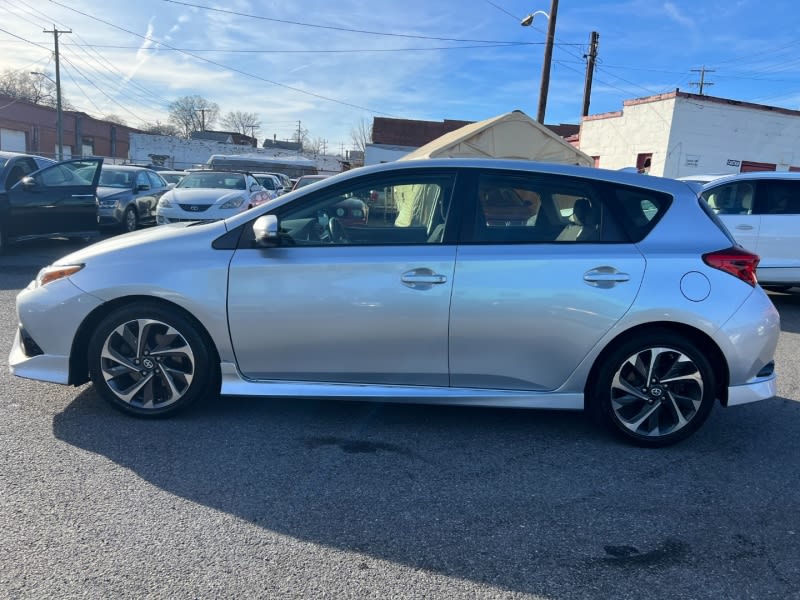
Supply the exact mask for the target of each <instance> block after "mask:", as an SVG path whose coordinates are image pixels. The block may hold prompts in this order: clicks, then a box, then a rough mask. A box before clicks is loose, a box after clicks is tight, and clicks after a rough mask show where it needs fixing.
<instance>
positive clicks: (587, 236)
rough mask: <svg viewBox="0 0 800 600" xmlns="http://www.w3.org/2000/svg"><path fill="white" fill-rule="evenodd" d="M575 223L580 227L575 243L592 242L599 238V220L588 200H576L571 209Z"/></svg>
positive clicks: (596, 212) (595, 210)
mask: <svg viewBox="0 0 800 600" xmlns="http://www.w3.org/2000/svg"><path fill="white" fill-rule="evenodd" d="M572 214H573V215H574V217H575V221H576V222H577V223H578V225H580V226H581V229H580V232H579V233H578V236H577V237H576V238H575V241H576V242H592V241H595V240H597V239H598V238H599V225H600V219H599V215H598V211H597V209H596V207H595V205H594V204H593V203H592V201H591V200H589V199H588V198H578V199H577V200H576V201H575V205H574V206H573V207H572Z"/></svg>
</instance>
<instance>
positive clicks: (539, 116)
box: [536, 0, 558, 125]
mask: <svg viewBox="0 0 800 600" xmlns="http://www.w3.org/2000/svg"><path fill="white" fill-rule="evenodd" d="M557 13H558V0H552V2H551V4H550V15H549V16H548V18H547V41H546V42H545V46H544V63H543V64H542V84H541V87H540V89H539V110H538V111H537V112H536V120H537V121H539V123H541V124H542V125H544V114H545V111H546V110H547V92H548V90H549V89H550V61H551V60H552V58H553V42H554V40H555V37H556V14H557Z"/></svg>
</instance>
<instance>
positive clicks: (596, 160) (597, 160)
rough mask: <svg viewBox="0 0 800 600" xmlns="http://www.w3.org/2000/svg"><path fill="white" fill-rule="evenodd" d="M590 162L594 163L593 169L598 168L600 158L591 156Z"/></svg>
mask: <svg viewBox="0 0 800 600" xmlns="http://www.w3.org/2000/svg"><path fill="white" fill-rule="evenodd" d="M592 160H593V161H594V166H595V167H599V166H600V157H599V156H593V157H592Z"/></svg>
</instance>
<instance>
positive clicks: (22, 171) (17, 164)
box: [0, 152, 56, 192]
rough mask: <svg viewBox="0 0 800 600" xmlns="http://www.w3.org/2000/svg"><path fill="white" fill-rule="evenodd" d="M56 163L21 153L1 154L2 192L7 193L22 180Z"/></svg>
mask: <svg viewBox="0 0 800 600" xmlns="http://www.w3.org/2000/svg"><path fill="white" fill-rule="evenodd" d="M54 164H56V161H54V160H51V159H49V158H45V157H44V156H35V155H33V154H23V153H21V152H0V191H3V192H5V191H7V190H8V189H10V188H11V187H13V186H14V184H15V183H17V182H18V181H19V180H20V179H22V178H23V177H25V176H26V175H30V174H31V173H33V172H34V171H38V170H39V169H42V168H44V167H47V166H49V165H54Z"/></svg>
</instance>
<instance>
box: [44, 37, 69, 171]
mask: <svg viewBox="0 0 800 600" xmlns="http://www.w3.org/2000/svg"><path fill="white" fill-rule="evenodd" d="M43 33H52V34H53V41H54V42H55V57H56V139H57V143H58V149H57V156H58V160H59V161H61V160H64V120H63V115H62V114H61V68H60V63H59V55H58V35H59V34H60V33H72V30H71V29H70V30H64V31H61V30H59V29H58V28H56V26H55V25H53V29H52V30H48V29H44V30H43Z"/></svg>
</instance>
